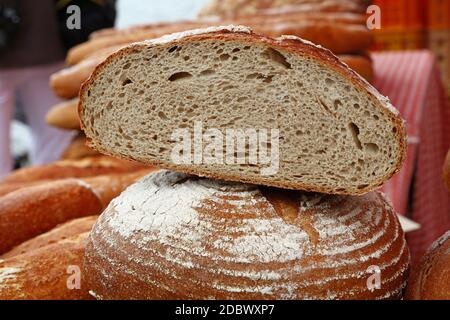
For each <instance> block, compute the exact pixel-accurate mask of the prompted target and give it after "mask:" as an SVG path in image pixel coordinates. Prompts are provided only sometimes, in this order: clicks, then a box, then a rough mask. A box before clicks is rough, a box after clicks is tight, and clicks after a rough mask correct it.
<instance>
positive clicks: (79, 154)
mask: <svg viewBox="0 0 450 320" xmlns="http://www.w3.org/2000/svg"><path fill="white" fill-rule="evenodd" d="M75 109H76V107H75ZM75 116H76V118H77V119H78V123H79V119H80V118H79V116H78V112H77V113H76V114H75ZM78 129H80V128H78ZM100 155H101V154H100V153H98V152H97V151H95V150H93V149H91V148H89V147H88V146H87V145H86V137H85V136H84V135H82V136H78V137H77V138H75V140H74V141H72V143H71V144H70V145H69V146H68V147H67V149H66V150H65V151H64V152H63V154H62V155H61V160H81V159H84V158H90V157H98V156H100Z"/></svg>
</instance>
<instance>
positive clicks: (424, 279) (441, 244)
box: [405, 231, 450, 300]
mask: <svg viewBox="0 0 450 320" xmlns="http://www.w3.org/2000/svg"><path fill="white" fill-rule="evenodd" d="M405 298H406V299H408V300H450V231H449V232H447V233H446V234H444V235H443V236H442V237H441V238H440V239H438V240H436V242H435V243H434V244H433V245H432V246H431V247H430V249H429V250H428V252H427V253H426V254H425V256H424V257H423V258H422V261H421V263H420V265H419V266H418V267H417V268H416V270H415V271H414V272H413V273H412V276H411V278H410V280H409V284H408V290H407V291H406V296H405Z"/></svg>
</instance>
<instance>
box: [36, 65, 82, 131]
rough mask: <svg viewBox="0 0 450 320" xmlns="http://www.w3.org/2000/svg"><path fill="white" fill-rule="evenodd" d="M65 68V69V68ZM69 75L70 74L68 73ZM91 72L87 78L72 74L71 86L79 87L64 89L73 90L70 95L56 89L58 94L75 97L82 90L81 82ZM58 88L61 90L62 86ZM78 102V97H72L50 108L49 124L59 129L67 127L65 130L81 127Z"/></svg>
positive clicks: (47, 119) (69, 83)
mask: <svg viewBox="0 0 450 320" xmlns="http://www.w3.org/2000/svg"><path fill="white" fill-rule="evenodd" d="M63 70H65V69H63ZM66 75H69V74H66ZM89 75H90V74H87V75H86V78H85V79H83V78H79V77H78V76H75V77H73V76H72V75H70V79H71V82H68V84H65V85H69V86H70V87H74V86H78V88H77V89H76V91H75V90H72V89H70V88H67V89H63V90H68V91H71V93H70V95H67V96H63V95H61V94H58V91H55V94H56V95H59V96H61V97H64V98H66V97H69V98H73V97H76V96H77V95H78V91H79V90H80V86H79V84H80V83H83V81H85V80H86V79H87V78H89ZM57 90H61V89H60V88H59V89H57ZM77 104H78V99H72V100H68V101H64V102H61V103H58V104H57V105H55V106H53V107H51V108H50V110H49V111H48V112H47V115H46V118H45V120H46V122H47V124H49V125H51V126H52V127H55V128H59V129H65V130H76V129H78V128H79V127H80V122H79V119H78V116H77Z"/></svg>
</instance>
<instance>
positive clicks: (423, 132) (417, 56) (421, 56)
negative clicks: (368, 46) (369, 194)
mask: <svg viewBox="0 0 450 320" xmlns="http://www.w3.org/2000/svg"><path fill="white" fill-rule="evenodd" d="M373 60H374V67H375V70H376V79H375V82H374V85H375V87H376V88H377V89H378V90H379V91H380V92H381V93H382V94H384V95H385V96H388V97H389V98H390V100H391V102H392V104H393V105H394V106H396V107H397V108H398V109H399V111H400V113H401V114H402V116H403V118H404V119H405V120H406V123H407V129H408V140H409V142H408V156H407V160H406V163H405V166H404V167H403V169H402V170H401V171H400V172H399V173H398V174H397V175H396V176H394V178H393V179H392V180H390V181H389V182H388V183H387V184H386V185H385V186H384V187H383V191H384V192H385V193H386V194H387V195H388V197H389V198H390V199H391V200H392V202H393V204H394V207H395V209H396V210H397V211H398V212H399V213H400V214H403V215H405V216H407V217H409V218H411V219H413V220H414V221H416V222H418V223H420V224H421V225H422V228H421V229H420V230H418V231H415V232H412V233H409V234H408V235H407V240H408V243H409V246H410V249H411V256H412V260H413V264H414V263H416V262H418V260H419V259H420V257H421V256H422V255H423V253H424V252H425V251H426V250H427V248H428V247H429V246H430V245H431V243H433V241H434V240H436V239H437V238H438V237H439V236H441V235H442V234H443V233H444V232H445V231H447V230H449V229H450V193H448V191H447V189H446V187H445V185H444V182H443V178H442V168H443V164H444V159H445V156H446V153H447V151H448V149H449V148H450V106H449V105H448V101H447V97H446V95H445V92H444V89H443V85H442V81H441V78H440V74H439V70H438V67H437V64H436V61H435V58H434V56H433V55H432V53H431V52H429V51H402V52H386V53H376V54H373Z"/></svg>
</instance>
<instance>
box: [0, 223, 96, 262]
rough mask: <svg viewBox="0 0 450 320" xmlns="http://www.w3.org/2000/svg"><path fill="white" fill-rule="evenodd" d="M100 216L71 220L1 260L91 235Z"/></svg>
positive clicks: (3, 256) (0, 257) (7, 254)
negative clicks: (87, 234)
mask: <svg viewBox="0 0 450 320" xmlns="http://www.w3.org/2000/svg"><path fill="white" fill-rule="evenodd" d="M97 219H98V216H89V217H84V218H79V219H75V220H71V221H69V222H66V223H64V224H61V225H59V226H56V227H55V228H54V229H52V230H50V231H49V232H46V233H44V234H41V235H39V236H37V237H36V238H33V239H30V240H28V241H25V242H24V243H22V244H20V245H18V246H17V247H14V248H13V249H12V250H11V251H8V252H7V253H5V254H3V255H1V256H0V259H2V260H6V259H9V258H12V257H15V256H20V255H22V254H28V253H30V252H32V251H34V250H37V249H40V248H43V247H46V246H49V245H52V244H54V243H57V242H60V241H62V240H66V239H68V238H71V237H74V236H76V235H79V234H82V233H89V232H90V231H91V229H92V226H93V225H94V223H95V221H97Z"/></svg>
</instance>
